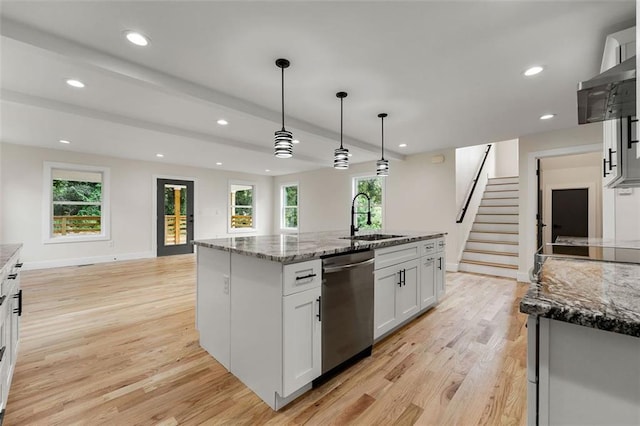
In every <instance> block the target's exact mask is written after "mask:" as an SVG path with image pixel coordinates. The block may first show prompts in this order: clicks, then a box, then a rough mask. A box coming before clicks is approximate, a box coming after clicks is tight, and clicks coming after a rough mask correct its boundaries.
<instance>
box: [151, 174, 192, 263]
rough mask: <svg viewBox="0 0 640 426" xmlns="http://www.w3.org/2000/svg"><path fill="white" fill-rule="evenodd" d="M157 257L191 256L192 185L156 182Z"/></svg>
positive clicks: (160, 180) (177, 182) (174, 180)
mask: <svg viewBox="0 0 640 426" xmlns="http://www.w3.org/2000/svg"><path fill="white" fill-rule="evenodd" d="M156 187H157V197H156V200H157V201H156V203H157V221H156V223H157V237H158V238H157V241H158V250H157V255H158V256H170V255H175V254H187V253H193V245H192V244H191V241H193V206H194V200H193V181H187V180H176V179H158V180H157V185H156Z"/></svg>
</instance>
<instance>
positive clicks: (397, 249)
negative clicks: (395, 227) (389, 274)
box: [375, 243, 420, 269]
mask: <svg viewBox="0 0 640 426" xmlns="http://www.w3.org/2000/svg"><path fill="white" fill-rule="evenodd" d="M418 257H420V247H419V246H418V244H417V243H411V244H402V245H399V246H392V247H386V248H383V249H379V250H376V262H375V265H376V266H375V269H380V268H386V267H387V266H392V265H395V264H397V263H401V262H406V261H407V260H411V259H416V258H418Z"/></svg>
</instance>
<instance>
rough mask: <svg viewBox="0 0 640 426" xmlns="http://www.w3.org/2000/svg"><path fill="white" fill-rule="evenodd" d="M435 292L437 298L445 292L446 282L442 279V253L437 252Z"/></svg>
mask: <svg viewBox="0 0 640 426" xmlns="http://www.w3.org/2000/svg"><path fill="white" fill-rule="evenodd" d="M435 261H436V265H435V268H436V294H437V296H438V300H440V298H441V297H442V296H444V294H445V293H446V292H447V284H446V280H445V279H444V253H438V254H437V255H436V259H435Z"/></svg>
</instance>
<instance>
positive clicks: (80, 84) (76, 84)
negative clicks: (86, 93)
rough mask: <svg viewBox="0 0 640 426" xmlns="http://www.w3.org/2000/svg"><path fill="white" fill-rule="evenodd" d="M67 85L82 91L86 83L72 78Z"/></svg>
mask: <svg viewBox="0 0 640 426" xmlns="http://www.w3.org/2000/svg"><path fill="white" fill-rule="evenodd" d="M67 84H68V85H69V86H71V87H75V88H78V89H82V88H83V87H84V83H83V82H81V81H80V80H76V79H74V78H70V79H68V80H67Z"/></svg>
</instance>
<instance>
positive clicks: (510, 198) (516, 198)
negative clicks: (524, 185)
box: [480, 197, 519, 202]
mask: <svg viewBox="0 0 640 426" xmlns="http://www.w3.org/2000/svg"><path fill="white" fill-rule="evenodd" d="M518 199H519V197H486V198H482V199H481V200H480V202H482V200H518Z"/></svg>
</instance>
